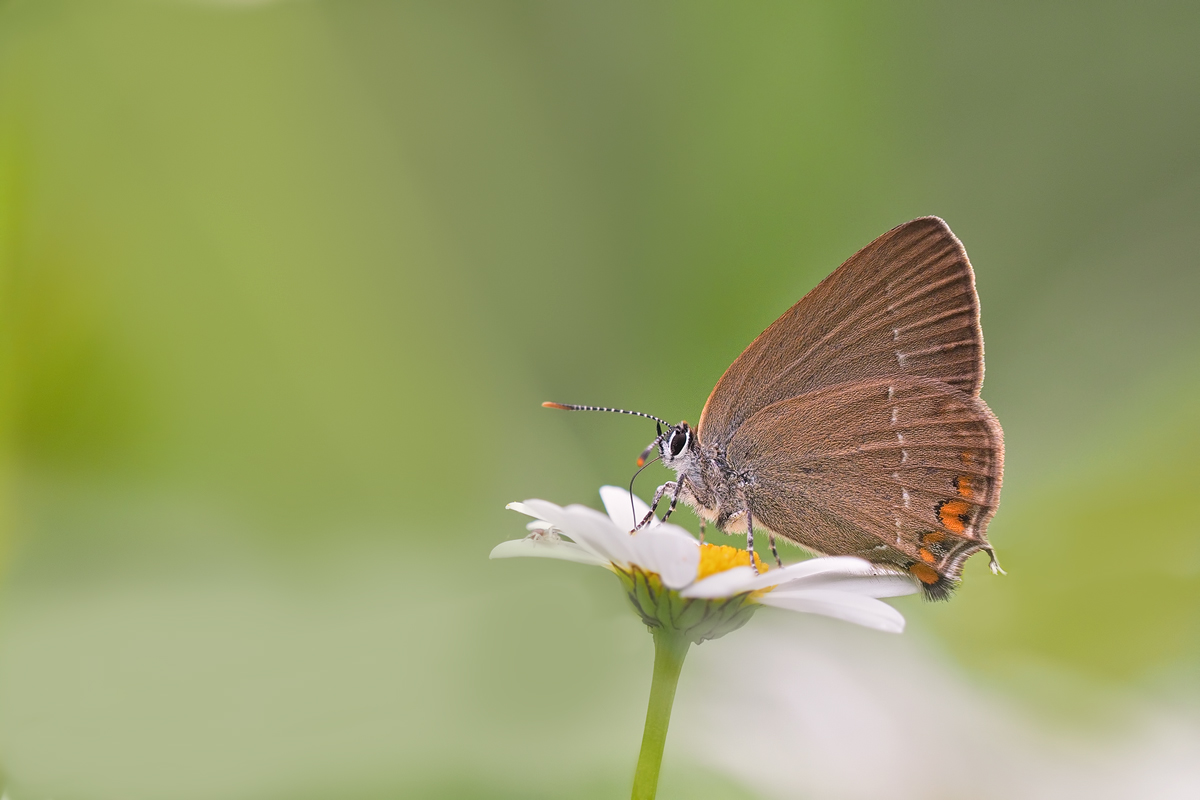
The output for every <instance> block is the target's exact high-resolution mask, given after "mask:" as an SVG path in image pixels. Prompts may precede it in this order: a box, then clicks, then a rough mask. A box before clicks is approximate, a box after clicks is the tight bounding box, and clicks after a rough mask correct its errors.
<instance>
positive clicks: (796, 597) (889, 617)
mask: <svg viewBox="0 0 1200 800" xmlns="http://www.w3.org/2000/svg"><path fill="white" fill-rule="evenodd" d="M759 602H760V603H762V604H763V605H765V606H775V607H776V608H785V609H787V610H788V611H800V612H803V613H806V614H822V615H824V616H826V617H833V618H834V619H840V620H845V621H846V622H853V623H855V624H856V625H863V626H865V627H868V628H874V629H876V630H880V631H885V632H887V633H900V632H901V631H903V630H904V617H903V616H902V615H901V614H900V612H899V611H897V610H896V609H894V608H892V607H891V606H889V605H888V604H887V603H884V602H882V601H880V600H875V599H873V598H870V597H863V596H862V595H858V594H850V593H849V592H834V591H829V590H825V589H813V590H811V591H795V592H786V593H782V594H780V593H778V592H768V593H767V594H765V595H763V596H762V597H761V598H759Z"/></svg>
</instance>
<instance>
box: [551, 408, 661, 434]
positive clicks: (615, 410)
mask: <svg viewBox="0 0 1200 800" xmlns="http://www.w3.org/2000/svg"><path fill="white" fill-rule="evenodd" d="M542 408H559V409H562V410H563V411H611V412H612V413H614V414H629V415H630V416H633V417H645V418H646V419H652V420H654V421H655V422H657V423H658V424H659V425H666V426H667V427H668V428H669V427H671V423H669V422H667V421H666V420H665V419H659V418H658V417H656V416H654V415H653V414H643V413H642V412H640V411H626V410H625V409H623V408H601V407H600V406H572V405H567V404H566V403H542Z"/></svg>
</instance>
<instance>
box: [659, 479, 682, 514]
mask: <svg viewBox="0 0 1200 800" xmlns="http://www.w3.org/2000/svg"><path fill="white" fill-rule="evenodd" d="M681 494H683V479H682V478H680V479H679V480H678V481H676V482H675V491H673V492H671V505H669V506H667V513H665V514H663V518H662V521H663V522H666V521H667V518H668V517H670V516H671V515H672V514H674V513H675V506H677V505H679V495H681Z"/></svg>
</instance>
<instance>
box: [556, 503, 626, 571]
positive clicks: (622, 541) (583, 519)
mask: <svg viewBox="0 0 1200 800" xmlns="http://www.w3.org/2000/svg"><path fill="white" fill-rule="evenodd" d="M551 522H553V523H554V525H555V527H556V528H558V529H559V530H561V531H562V532H563V533H565V534H566V535H567V536H570V537H571V538H572V539H574V540H575V541H576V542H577V543H579V544H581V545H583V547H584V548H586V549H588V550H590V551H592V552H593V553H595V554H596V555H598V556H600V557H601V558H607V559H608V560H609V561H611V562H613V563H614V564H617V565H619V566H622V567H628V566H629V564H630V563H631V562H632V561H633V548H632V547H631V546H630V544H629V540H630V536H629V531H626V530H622V529H621V528H618V527H617V526H616V525H614V524H613V521H612V520H611V519H609V518H608V517H606V516H605V515H604V514H601V513H600V512H599V511H597V510H596V509H594V508H588V507H587V506H579V505H572V506H567V507H566V508H564V509H563V510H562V515H561V521H559V520H554V519H551Z"/></svg>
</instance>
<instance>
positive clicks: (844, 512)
mask: <svg viewBox="0 0 1200 800" xmlns="http://www.w3.org/2000/svg"><path fill="white" fill-rule="evenodd" d="M728 459H729V465H730V467H731V468H732V469H733V470H734V471H735V472H738V473H745V474H746V475H747V476H749V478H750V488H749V489H748V490H747V502H748V504H749V507H750V509H751V511H753V513H754V517H755V519H756V520H757V521H758V522H760V523H761V524H763V525H765V526H766V527H767V528H769V529H770V530H771V531H773V532H775V533H776V534H778V535H781V536H785V537H787V538H788V539H791V540H793V541H795V542H796V543H798V544H800V545H802V546H804V547H806V548H808V549H810V550H813V551H815V552H819V553H826V554H830V555H857V556H862V557H864V558H867V559H869V560H871V561H875V562H880V563H890V564H895V565H897V566H899V567H901V568H904V569H907V570H909V571H910V572H911V573H912V574H913V575H914V576H916V577H917V578H918V579H920V580H921V581H922V583H923V584H925V585H926V587H927V590H929V589H930V588H931V587H934V586H935V585H936V586H939V587H943V588H949V586H950V585H952V584H953V582H954V581H955V580H957V578H958V576H959V574H960V573H961V571H962V564H963V562H964V561H965V560H966V558H967V557H968V556H969V555H971V554H972V553H974V552H976V551H978V550H980V549H990V546H989V545H988V541H987V526H988V523H989V522H990V521H991V518H992V515H993V514H994V513H995V511H996V506H997V504H998V503H999V502H1000V484H1001V478H1002V474H1003V471H1004V438H1003V433H1002V431H1001V430H1000V424H999V423H998V422H997V421H996V418H995V416H994V415H993V414H992V412H991V410H990V409H989V408H988V407H987V405H986V404H985V403H984V402H983V401H982V400H980V399H979V398H978V397H973V396H971V395H969V394H967V393H965V392H962V391H959V390H958V389H955V388H954V387H952V386H948V385H946V384H944V383H941V382H939V381H934V380H930V379H927V378H905V377H897V378H892V379H885V380H875V381H861V382H856V383H852V384H843V385H839V386H833V387H827V388H823V389H819V390H817V391H814V392H810V393H808V394H805V395H802V396H800V397H794V398H790V399H788V400H784V401H781V402H778V403H774V404H772V405H770V406H767V407H766V408H764V409H762V410H761V411H759V412H758V413H757V414H755V415H754V416H753V417H751V418H750V419H748V420H747V421H746V422H745V423H744V424H743V425H742V426H741V427H740V428H739V429H738V431H737V433H736V434H735V435H734V437H733V439H732V440H731V441H730V443H729V448H728ZM931 593H934V594H936V592H931Z"/></svg>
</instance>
